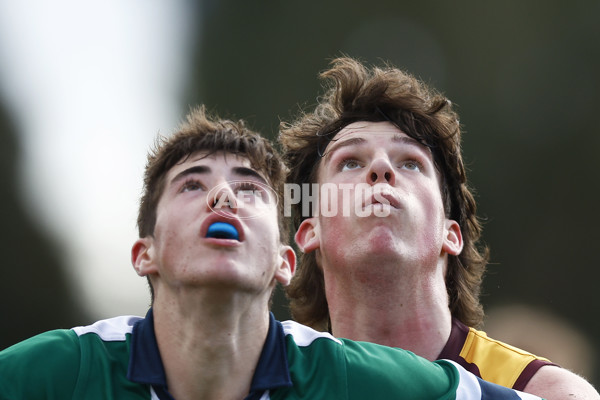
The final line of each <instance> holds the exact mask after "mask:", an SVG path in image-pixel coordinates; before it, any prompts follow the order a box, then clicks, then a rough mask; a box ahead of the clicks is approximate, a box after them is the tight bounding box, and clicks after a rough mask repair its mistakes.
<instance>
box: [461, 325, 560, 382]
mask: <svg viewBox="0 0 600 400" xmlns="http://www.w3.org/2000/svg"><path fill="white" fill-rule="evenodd" d="M459 356H460V358H462V359H464V360H465V361H466V362H467V363H468V364H469V365H467V367H468V368H467V369H469V370H471V369H472V368H476V370H475V371H471V372H476V373H477V374H478V375H479V376H480V377H481V378H483V379H485V380H487V381H490V382H494V383H497V384H499V385H502V386H507V387H513V388H515V389H519V390H523V388H524V387H525V385H526V384H527V383H528V382H529V379H531V377H532V376H533V375H534V374H535V373H536V372H537V371H538V370H539V369H540V368H541V367H543V366H550V365H553V364H552V362H551V361H550V360H548V359H546V358H543V357H539V356H536V355H535V354H532V353H530V352H528V351H525V350H522V349H519V348H517V347H514V346H512V345H510V344H508V343H504V342H502V341H499V340H496V339H492V338H490V337H488V336H487V334H486V333H485V332H483V331H479V330H476V329H474V328H468V334H467V336H466V338H465V341H464V345H463V347H462V349H461V351H460V354H459Z"/></svg>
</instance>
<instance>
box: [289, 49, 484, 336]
mask: <svg viewBox="0 0 600 400" xmlns="http://www.w3.org/2000/svg"><path fill="white" fill-rule="evenodd" d="M320 77H321V78H322V79H323V80H324V81H325V93H324V95H323V96H322V98H320V99H319V102H318V105H317V107H316V109H315V110H314V111H313V112H310V113H303V114H302V115H300V117H299V118H298V119H297V120H296V121H294V122H292V123H285V122H282V123H281V127H280V135H279V141H280V143H281V144H282V145H283V149H284V158H285V159H286V162H287V164H288V166H289V167H290V174H289V176H288V182H290V183H295V184H300V186H302V188H303V189H304V187H308V186H310V185H302V184H303V183H316V177H317V170H318V168H319V165H320V160H321V155H322V152H321V149H324V148H325V146H326V145H327V143H328V141H329V140H331V139H332V138H333V137H334V136H335V134H336V133H337V132H339V131H340V130H341V129H342V128H344V127H345V126H347V125H349V124H351V123H353V122H357V121H368V122H382V121H388V122H390V123H392V124H394V125H395V126H396V127H398V128H399V129H400V130H401V131H402V132H404V133H406V134H407V135H408V136H410V137H412V138H414V139H416V140H417V141H419V142H420V143H422V144H423V145H425V146H427V147H429V148H430V149H431V152H432V154H433V159H434V163H435V166H436V168H437V170H438V171H439V173H440V176H441V182H442V183H441V186H442V187H441V189H442V196H443V201H444V207H445V211H446V215H447V217H448V218H450V219H453V220H455V221H457V222H458V224H459V225H460V227H461V232H462V236H463V240H464V248H463V251H462V252H461V254H460V255H458V256H452V255H450V256H449V259H448V272H447V275H446V287H447V290H448V295H449V302H450V304H449V307H450V310H451V312H452V315H453V316H454V317H455V318H458V319H459V320H460V321H462V322H463V323H465V324H466V325H468V326H474V327H478V326H480V325H481V323H482V319H483V307H482V306H481V304H480V302H479V294H480V289H481V282H482V278H483V273H484V271H485V267H486V264H487V262H488V257H489V252H488V249H487V247H485V246H483V245H479V243H478V242H479V239H480V236H481V224H480V221H479V220H478V218H477V216H476V204H475V200H474V198H473V194H472V193H471V190H470V189H469V187H468V186H467V177H466V172H465V167H464V164H463V160H462V155H461V147H460V140H461V127H460V124H459V122H458V116H457V114H456V112H455V111H454V110H453V107H452V104H451V102H450V101H449V100H448V99H446V98H445V97H444V96H443V95H441V94H440V93H438V92H437V91H435V90H434V89H432V88H430V87H428V86H427V85H425V84H424V83H423V82H421V81H419V80H418V79H416V78H415V77H413V76H411V75H410V74H408V73H405V72H403V71H400V70H399V69H397V68H394V67H392V66H390V65H385V66H383V67H381V68H380V67H371V68H368V67H366V66H364V65H363V64H362V63H360V62H359V61H357V60H355V59H352V58H348V57H342V58H337V59H335V60H333V61H332V66H331V68H330V69H329V70H326V71H325V72H323V73H321V75H320ZM293 207H294V209H293V215H292V220H293V228H294V229H298V227H299V225H300V223H301V222H302V220H303V219H305V218H307V217H308V216H306V215H304V216H303V215H302V213H301V210H300V208H299V207H301V204H295V205H293ZM286 291H287V295H288V297H289V299H290V307H291V312H292V316H293V317H294V318H295V319H296V320H298V321H299V322H301V323H304V324H307V325H310V326H312V327H314V328H316V329H320V330H328V329H330V327H329V311H328V306H327V299H326V297H325V284H324V278H323V273H322V271H321V269H320V268H319V267H318V265H317V261H316V258H315V254H314V252H312V253H308V254H301V256H300V261H299V264H298V268H297V272H296V276H295V277H294V279H292V283H291V284H290V285H289V286H288V287H287V288H286Z"/></svg>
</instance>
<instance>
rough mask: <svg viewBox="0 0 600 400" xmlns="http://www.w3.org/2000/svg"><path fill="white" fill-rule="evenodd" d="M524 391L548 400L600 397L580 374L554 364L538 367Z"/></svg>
mask: <svg viewBox="0 0 600 400" xmlns="http://www.w3.org/2000/svg"><path fill="white" fill-rule="evenodd" d="M525 392H527V393H532V394H536V395H538V396H540V397H544V398H546V399H548V400H555V399H567V398H568V399H595V400H597V399H600V395H599V394H598V392H597V391H596V390H595V389H594V387H593V386H592V385H591V384H590V383H588V382H587V381H586V380H585V379H583V378H582V377H581V376H579V375H577V374H575V373H573V372H571V371H569V370H567V369H564V368H560V367H557V366H554V365H546V366H544V367H542V368H540V369H539V370H538V371H537V372H536V373H535V374H534V375H533V377H532V378H531V380H530V381H529V383H528V384H527V386H525Z"/></svg>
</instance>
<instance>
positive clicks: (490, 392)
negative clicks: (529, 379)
mask: <svg viewBox="0 0 600 400" xmlns="http://www.w3.org/2000/svg"><path fill="white" fill-rule="evenodd" d="M477 380H478V381H479V386H480V387H481V400H521V399H522V397H521V396H519V394H518V393H517V392H515V391H512V390H506V388H505V387H503V386H500V385H496V384H494V383H490V382H486V381H484V380H483V379H481V378H477Z"/></svg>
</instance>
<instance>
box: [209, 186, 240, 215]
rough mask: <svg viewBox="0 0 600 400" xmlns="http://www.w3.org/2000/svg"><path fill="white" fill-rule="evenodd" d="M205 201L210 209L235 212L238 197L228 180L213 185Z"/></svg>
mask: <svg viewBox="0 0 600 400" xmlns="http://www.w3.org/2000/svg"><path fill="white" fill-rule="evenodd" d="M207 203H208V206H209V207H210V209H211V210H212V211H215V212H230V213H234V214H237V210H238V199H237V197H236V195H235V193H234V191H233V190H232V188H231V186H230V185H229V183H228V182H223V183H221V184H219V185H217V186H215V187H214V188H213V189H212V190H211V193H210V195H209V196H208V198H207Z"/></svg>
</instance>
